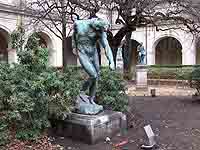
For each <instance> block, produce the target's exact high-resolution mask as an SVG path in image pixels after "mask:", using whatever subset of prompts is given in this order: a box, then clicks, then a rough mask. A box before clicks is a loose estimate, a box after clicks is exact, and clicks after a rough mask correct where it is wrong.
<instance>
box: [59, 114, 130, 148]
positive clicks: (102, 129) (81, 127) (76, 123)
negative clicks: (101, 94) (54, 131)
mask: <svg viewBox="0 0 200 150" xmlns="http://www.w3.org/2000/svg"><path fill="white" fill-rule="evenodd" d="M126 128H127V121H126V116H125V115H124V114H122V113H121V112H114V111H104V112H102V113H100V114H98V115H82V114H77V113H72V114H71V115H70V116H69V117H68V119H65V120H64V121H63V123H62V129H61V133H62V134H63V135H61V136H65V137H71V138H72V139H74V140H81V141H82V142H84V143H88V144H95V143H97V142H98V141H99V140H105V139H106V137H107V136H108V137H112V136H113V135H115V134H117V133H119V132H120V131H122V130H126ZM59 130H60V129H59Z"/></svg>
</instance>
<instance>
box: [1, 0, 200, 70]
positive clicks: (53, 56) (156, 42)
mask: <svg viewBox="0 0 200 150" xmlns="http://www.w3.org/2000/svg"><path fill="white" fill-rule="evenodd" d="M19 1H20V0H15V1H14V0H7V1H6V0H0V61H1V62H8V63H12V62H16V61H17V56H16V52H15V51H13V50H12V49H11V47H10V35H11V33H12V32H13V31H14V30H15V29H16V27H17V24H18V21H19V17H20V16H22V15H21V13H20V10H19V9H18V7H16V6H17V5H18V4H19ZM98 16H100V17H101V18H104V19H107V20H108V21H112V15H111V14H109V12H106V11H103V10H102V11H100V12H99V14H98ZM23 21H24V24H26V23H27V22H28V19H27V17H26V16H23ZM112 28H113V29H115V30H113V33H116V32H117V28H118V27H117V26H116V25H113V27H112ZM26 29H27V32H26V38H27V39H28V37H29V36H30V35H31V34H33V33H34V32H38V33H39V35H40V38H41V41H42V44H43V45H44V46H45V47H46V48H48V50H49V64H50V65H52V66H55V67H62V66H63V61H62V58H63V53H62V41H61V40H60V39H59V38H58V37H56V36H55V35H54V34H53V33H52V32H51V31H49V30H48V29H46V28H42V29H40V28H35V27H32V26H31V27H28V26H27V28H26ZM67 31H68V32H69V38H68V39H69V40H68V45H69V48H68V51H69V53H68V55H67V56H66V57H65V58H66V59H67V60H69V61H68V63H69V64H77V63H78V62H77V57H76V56H75V55H74V54H73V53H72V50H71V46H70V44H71V38H70V35H71V34H72V33H70V31H71V30H70V29H69V28H67ZM132 39H133V40H136V41H138V42H142V43H143V44H144V47H145V49H146V50H147V64H148V65H154V64H161V65H162V64H183V65H194V64H199V63H200V42H199V38H198V37H195V36H194V35H192V34H190V33H186V32H185V31H183V30H181V29H179V30H167V31H159V32H158V31H156V29H155V28H154V27H146V28H138V29H137V30H136V31H135V32H133V33H132ZM101 55H102V59H101V61H102V64H103V65H107V64H108V62H107V61H106V57H105V53H104V52H103V51H102V54H101ZM133 59H136V55H134V56H133ZM135 62H136V61H135ZM120 63H121V62H120Z"/></svg>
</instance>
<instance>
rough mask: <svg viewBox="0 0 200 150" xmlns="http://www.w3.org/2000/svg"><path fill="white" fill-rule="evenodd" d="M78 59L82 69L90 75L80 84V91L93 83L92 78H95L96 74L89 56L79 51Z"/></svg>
mask: <svg viewBox="0 0 200 150" xmlns="http://www.w3.org/2000/svg"><path fill="white" fill-rule="evenodd" d="M79 61H80V63H81V65H82V67H83V69H84V70H85V71H86V72H87V73H88V75H89V76H90V77H89V79H88V80H87V81H85V83H84V84H83V86H82V89H81V91H84V92H85V91H86V90H87V89H89V88H90V87H91V86H92V84H93V83H94V80H96V79H97V77H98V74H97V73H96V69H95V67H94V65H93V63H92V62H91V61H90V58H89V57H88V56H87V55H86V54H85V53H83V52H80V53H79Z"/></svg>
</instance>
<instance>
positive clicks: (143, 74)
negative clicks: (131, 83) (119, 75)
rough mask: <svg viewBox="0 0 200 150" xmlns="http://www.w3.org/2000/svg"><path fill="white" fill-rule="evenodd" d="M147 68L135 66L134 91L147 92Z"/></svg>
mask: <svg viewBox="0 0 200 150" xmlns="http://www.w3.org/2000/svg"><path fill="white" fill-rule="evenodd" d="M147 72H148V69H147V66H146V65H137V66H136V90H148V86H147Z"/></svg>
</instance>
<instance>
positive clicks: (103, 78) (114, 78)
mask: <svg viewBox="0 0 200 150" xmlns="http://www.w3.org/2000/svg"><path fill="white" fill-rule="evenodd" d="M97 97H98V103H99V104H101V105H103V106H104V107H105V108H106V109H107V108H108V109H112V110H114V111H122V112H124V111H126V110H127V106H128V97H127V95H126V93H125V83H124V80H123V77H122V75H121V74H119V73H117V72H114V71H110V70H109V69H108V68H103V69H102V70H101V75H100V80H99V82H98V91H97Z"/></svg>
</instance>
